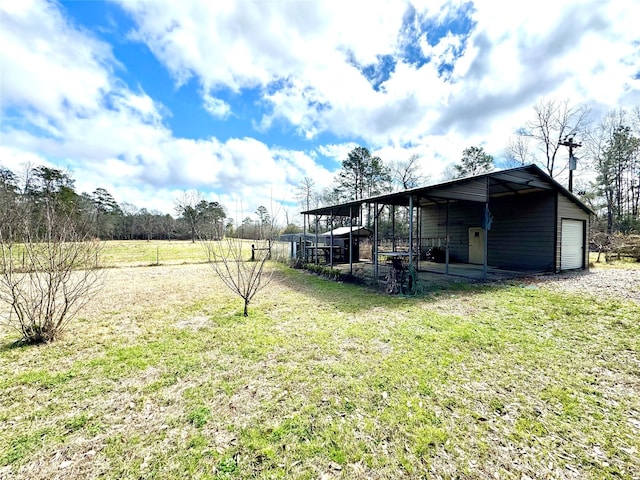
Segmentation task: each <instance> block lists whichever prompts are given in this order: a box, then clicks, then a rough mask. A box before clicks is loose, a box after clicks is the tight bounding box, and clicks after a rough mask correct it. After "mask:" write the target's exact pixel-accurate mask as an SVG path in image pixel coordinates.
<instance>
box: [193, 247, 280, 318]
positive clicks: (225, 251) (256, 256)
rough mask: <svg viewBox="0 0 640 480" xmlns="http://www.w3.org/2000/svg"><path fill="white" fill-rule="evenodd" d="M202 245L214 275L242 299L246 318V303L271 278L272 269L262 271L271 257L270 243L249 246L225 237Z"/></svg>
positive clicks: (247, 309) (247, 308)
mask: <svg viewBox="0 0 640 480" xmlns="http://www.w3.org/2000/svg"><path fill="white" fill-rule="evenodd" d="M202 244H203V246H204V248H205V249H206V251H207V254H208V259H209V264H210V265H211V267H212V268H213V271H214V272H215V274H216V275H217V276H218V277H219V278H220V280H222V283H224V284H225V285H226V286H227V288H228V289H229V290H231V291H232V292H233V293H234V294H236V295H238V296H239V297H240V298H242V299H243V300H244V312H243V314H244V316H245V317H248V316H249V303H250V302H251V300H253V298H254V297H255V296H256V294H257V293H258V292H259V291H260V290H262V289H263V288H265V287H266V286H267V285H269V283H270V282H271V279H272V277H273V271H272V270H265V264H266V262H267V260H268V259H269V257H270V254H271V248H270V245H269V243H268V242H266V241H264V242H255V241H254V242H253V244H252V245H250V244H247V243H245V242H244V241H243V240H242V239H240V238H225V239H224V240H220V241H215V240H208V239H203V240H202ZM252 249H253V252H252ZM252 253H253V255H252Z"/></svg>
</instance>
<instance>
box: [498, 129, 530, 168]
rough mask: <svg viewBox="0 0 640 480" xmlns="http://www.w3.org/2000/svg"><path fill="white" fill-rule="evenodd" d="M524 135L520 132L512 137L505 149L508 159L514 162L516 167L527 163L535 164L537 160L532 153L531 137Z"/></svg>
mask: <svg viewBox="0 0 640 480" xmlns="http://www.w3.org/2000/svg"><path fill="white" fill-rule="evenodd" d="M523 133H524V132H522V131H520V132H518V134H516V135H515V136H513V137H511V138H510V139H509V143H508V144H507V147H506V149H505V153H506V156H507V158H508V159H509V160H511V161H512V163H513V164H514V166H515V165H516V164H517V165H526V164H527V163H533V161H534V160H535V159H534V156H533V155H532V153H531V144H530V137H528V136H527V135H524V134H523Z"/></svg>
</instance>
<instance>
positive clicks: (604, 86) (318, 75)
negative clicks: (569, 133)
mask: <svg viewBox="0 0 640 480" xmlns="http://www.w3.org/2000/svg"><path fill="white" fill-rule="evenodd" d="M119 3H120V4H121V5H122V8H123V9H125V11H127V12H129V13H130V14H131V15H132V17H133V18H134V21H135V23H136V29H135V31H134V32H131V35H130V38H135V39H137V40H138V41H141V42H144V43H145V44H146V45H147V46H148V47H149V48H150V49H151V51H152V52H153V54H154V55H155V56H156V57H157V58H158V59H159V61H160V62H161V63H162V64H163V65H164V66H165V67H166V68H167V70H168V71H169V72H170V73H171V74H172V75H173V78H174V80H175V82H176V84H177V85H178V88H187V84H188V83H189V80H190V79H192V80H194V81H195V83H196V87H193V85H191V87H192V88H196V89H197V90H198V91H199V92H200V93H201V95H202V99H201V100H202V106H203V107H204V108H205V109H206V110H207V111H208V112H209V113H210V114H211V115H212V116H213V117H214V118H216V119H219V120H225V119H229V118H230V117H232V119H235V118H236V117H235V115H236V114H237V112H236V111H234V112H233V113H232V105H230V104H229V103H227V102H225V101H224V100H222V99H221V98H220V96H221V95H219V92H218V89H220V88H228V89H230V90H232V91H235V92H242V90H243V89H246V88H252V89H255V91H257V92H258V94H260V95H261V99H260V101H259V104H258V106H257V107H256V108H262V109H263V110H259V111H260V112H261V113H259V114H258V117H257V118H253V120H254V121H255V124H256V125H257V126H259V128H260V129H261V131H262V132H264V135H265V136H266V135H267V134H268V133H269V132H270V131H271V130H272V129H275V128H277V127H278V126H279V125H280V123H282V122H284V123H285V124H287V125H288V124H290V125H292V126H293V130H295V132H296V133H297V134H298V135H300V136H301V137H303V138H307V139H317V138H318V137H321V136H322V135H323V134H333V135H334V136H335V138H334V137H329V138H330V142H331V143H330V144H328V145H325V146H320V147H318V146H317V145H316V144H315V143H311V142H310V143H309V145H310V146H309V148H308V149H307V150H306V151H305V150H302V149H296V150H289V149H287V148H286V147H282V148H281V147H273V146H271V145H268V144H267V143H265V142H264V141H259V140H257V139H255V138H250V137H248V136H246V135H247V134H246V133H244V132H243V133H241V134H236V135H233V134H231V135H229V137H228V138H227V137H225V139H219V138H216V137H211V138H206V139H201V140H194V139H186V138H176V137H175V136H174V134H173V132H172V131H171V130H170V129H169V127H168V126H167V125H166V123H165V117H164V115H166V113H167V112H166V109H165V107H163V106H162V105H160V104H159V103H158V101H157V100H156V99H154V98H152V97H151V96H150V95H149V94H147V93H146V92H144V91H142V90H138V91H133V90H132V89H130V88H129V87H127V86H126V85H125V84H124V83H123V82H122V81H121V80H119V79H118V78H117V72H118V71H119V68H120V66H119V64H118V60H117V59H115V58H114V54H113V51H112V48H111V46H110V45H108V44H107V43H105V42H104V41H102V40H100V39H99V38H97V37H96V35H95V34H92V33H90V32H87V31H85V30H81V29H80V28H78V27H77V26H75V25H74V24H72V23H71V22H70V21H69V20H67V19H66V18H65V17H64V15H63V13H61V12H62V11H63V10H62V8H63V6H60V5H59V4H56V3H51V2H44V1H36V0H33V1H23V2H8V1H5V2H2V3H0V9H1V10H2V12H1V13H2V28H0V69H1V70H2V79H1V81H2V95H0V106H1V108H2V112H3V122H2V135H3V138H2V142H3V145H2V149H3V150H2V154H3V157H2V162H3V165H5V166H9V167H10V168H11V167H12V166H14V165H18V164H20V163H22V162H24V161H25V160H28V161H31V162H38V163H45V164H46V163H53V162H55V163H56V164H58V165H62V166H64V167H66V166H69V168H71V169H72V170H73V171H74V172H75V174H74V176H75V178H77V180H78V185H82V186H83V188H87V189H93V188H96V187H98V186H102V187H106V188H108V189H111V190H112V191H113V193H114V194H115V195H116V198H118V193H120V194H122V195H123V196H126V200H127V201H130V202H131V203H135V204H137V205H139V206H141V207H142V206H144V207H147V208H159V209H163V208H162V207H159V206H160V205H164V206H165V207H164V208H166V207H167V206H170V204H171V202H172V201H173V196H174V194H173V193H172V192H175V191H176V189H177V190H180V189H183V188H184V189H186V188H199V189H203V190H207V191H210V192H212V193H211V195H218V196H219V198H220V200H221V201H223V202H225V201H226V202H230V203H229V207H231V206H232V205H234V204H235V203H237V202H238V201H239V200H238V199H239V198H243V199H244V200H243V204H244V205H243V210H245V211H248V212H249V213H252V212H253V211H255V208H257V206H258V205H261V204H264V205H266V204H268V203H271V202H273V201H290V200H291V199H292V198H293V194H294V190H295V186H296V184H297V182H299V181H300V179H302V178H304V177H305V176H308V177H310V178H313V179H314V180H315V181H316V183H317V185H318V186H327V185H329V184H330V182H331V180H332V179H333V176H334V171H335V169H337V168H339V164H340V162H341V161H342V160H343V159H344V158H345V157H346V154H347V153H348V151H349V150H351V149H352V148H353V147H354V146H355V143H353V141H354V139H356V140H358V141H362V142H364V143H365V144H366V146H368V147H370V148H371V149H372V151H374V152H377V153H378V154H380V155H381V156H382V158H383V159H385V160H387V161H390V160H398V159H403V158H406V157H408V155H410V154H411V153H418V154H420V155H421V157H422V159H423V166H424V167H423V168H424V170H425V173H427V174H431V175H432V176H437V175H438V174H439V172H440V171H441V170H442V168H443V166H444V165H446V164H447V163H450V162H452V161H457V160H458V159H459V158H460V154H461V152H462V150H463V149H464V148H466V147H468V146H470V145H484V146H485V149H486V150H487V151H488V152H489V153H492V154H493V155H498V154H499V153H500V151H501V149H502V145H503V144H504V143H506V140H507V138H508V136H509V135H510V134H511V133H512V132H513V130H515V128H517V127H518V126H520V125H521V124H522V123H523V122H524V121H525V120H526V119H527V118H528V116H529V114H530V112H531V106H532V105H533V103H534V102H535V101H536V100H538V99H539V98H540V97H543V96H544V97H553V96H556V97H558V98H562V99H563V98H571V99H572V101H574V102H582V101H588V102H591V103H595V104H598V105H600V106H601V107H602V108H610V107H613V106H631V105H635V104H638V103H640V80H638V79H637V78H635V77H637V76H638V73H639V72H640V33H639V30H638V29H637V26H636V24H635V23H636V22H637V18H640V11H639V10H640V4H638V2H634V1H621V2H600V1H597V0H596V1H589V2H586V3H584V2H581V3H569V4H557V2H555V3H553V4H551V3H550V4H546V3H545V2H544V1H543V2H542V3H540V2H536V3H535V4H533V3H531V4H522V3H518V2H511V3H504V2H503V3H496V2H493V1H489V0H478V1H476V2H475V8H474V9H471V10H469V11H470V12H471V15H472V20H473V22H475V23H474V25H475V26H474V29H473V30H472V31H471V32H469V35H456V34H454V33H451V32H449V33H446V31H443V33H442V36H441V38H440V40H439V42H435V45H430V44H429V43H427V42H426V41H425V37H424V36H422V37H421V39H418V41H417V43H416V45H415V46H417V47H419V48H420V49H421V51H422V53H423V55H425V56H426V57H428V58H430V59H431V61H430V62H427V63H424V64H422V65H420V66H418V65H417V64H416V63H415V62H414V63H412V62H411V59H409V58H406V57H405V55H404V52H403V51H402V45H401V44H400V43H401V42H400V40H401V38H400V37H401V36H400V35H399V32H400V31H401V27H402V24H403V18H405V14H406V13H407V8H408V3H406V2H397V1H388V2H383V1H374V2H369V3H367V5H366V8H363V5H362V4H361V3H358V2H350V1H347V2H340V3H338V2H337V1H334V0H330V1H327V2H282V3H278V2H276V3H273V2H262V1H255V2H251V1H238V2H201V1H195V0H194V1H187V0H185V1H181V2H173V1H157V0H131V1H129V0H127V1H123V2H119ZM414 5H416V10H417V19H418V20H417V22H418V23H420V22H423V21H427V20H429V21H432V22H433V23H434V24H437V25H440V26H446V25H447V21H448V20H449V19H451V18H452V17H453V16H455V15H456V12H457V7H458V6H459V5H460V4H455V3H454V4H451V3H448V2H447V3H440V4H434V2H431V1H427V2H424V4H423V5H420V6H418V5H417V4H416V3H415V2H414ZM445 30H446V29H445ZM432 43H434V42H432ZM70 46H73V48H70ZM458 51H461V52H463V53H462V56H456V55H457V52H458ZM381 55H391V56H392V57H393V59H394V63H395V65H394V68H393V71H390V72H384V73H387V74H388V75H386V76H384V75H383V76H381V77H380V78H383V79H385V80H384V81H383V82H382V83H381V84H380V85H379V89H378V90H376V89H375V88H374V87H373V85H372V84H371V83H370V81H369V80H367V78H366V77H365V76H364V75H363V73H362V71H361V69H360V68H358V67H364V66H366V65H370V64H373V63H376V62H377V61H378V58H379V56H381ZM442 63H447V64H450V65H452V67H453V69H452V71H451V72H450V74H449V75H442V74H441V72H440V71H439V66H440V65H441V64H442ZM634 78H635V79H634ZM180 85H182V87H180ZM224 98H227V97H224ZM16 112H18V113H16ZM341 142H342V143H341ZM320 156H322V157H325V158H330V159H333V160H334V163H333V165H331V164H328V165H331V167H327V168H325V167H322V166H321V165H320V164H319V163H318V159H319V157H320ZM323 160H324V158H323ZM91 185H93V188H92V187H91ZM168 197H170V198H169V199H167V198H168ZM123 198H124V197H123ZM165 211H166V210H165ZM168 211H171V210H170V209H169V210H168Z"/></svg>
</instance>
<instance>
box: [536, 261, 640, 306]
mask: <svg viewBox="0 0 640 480" xmlns="http://www.w3.org/2000/svg"><path fill="white" fill-rule="evenodd" d="M525 283H527V284H535V285H539V286H543V287H544V288H549V289H554V290H562V291H566V292H575V293H586V294H588V295H595V296H597V297H601V298H618V299H621V300H630V301H633V302H636V303H638V304H640V269H633V270H631V269H617V268H610V269H609V268H608V269H601V270H598V269H596V270H590V271H588V272H583V271H581V272H570V273H562V274H559V275H548V276H547V275H545V276H539V277H531V278H527V279H526V280H525Z"/></svg>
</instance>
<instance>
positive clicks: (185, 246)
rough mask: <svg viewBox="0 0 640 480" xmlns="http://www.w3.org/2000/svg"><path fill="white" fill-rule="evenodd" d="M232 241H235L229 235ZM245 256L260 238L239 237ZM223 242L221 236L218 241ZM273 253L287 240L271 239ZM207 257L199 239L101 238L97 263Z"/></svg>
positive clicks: (139, 263) (283, 251)
mask: <svg viewBox="0 0 640 480" xmlns="http://www.w3.org/2000/svg"><path fill="white" fill-rule="evenodd" d="M232 241H234V242H235V241H237V240H235V239H233V240H232ZM240 241H241V242H242V243H243V245H244V249H245V252H244V253H245V254H246V256H247V258H249V257H250V256H251V245H252V244H253V245H255V246H256V247H257V248H258V247H262V246H263V244H264V242H263V241H256V240H240ZM222 242H223V243H224V242H225V241H224V240H223V241H222ZM272 246H273V252H274V255H279V256H282V255H285V254H286V255H288V252H289V244H287V243H282V242H272ZM207 261H208V254H207V250H206V248H205V247H204V246H203V245H202V243H201V242H199V241H196V242H195V243H193V242H191V241H188V240H151V241H148V242H147V241H144V240H126V241H119V240H111V241H106V242H104V249H103V250H102V252H101V260H100V262H101V264H102V265H104V266H108V267H123V266H148V265H177V264H186V263H205V262H207Z"/></svg>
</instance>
